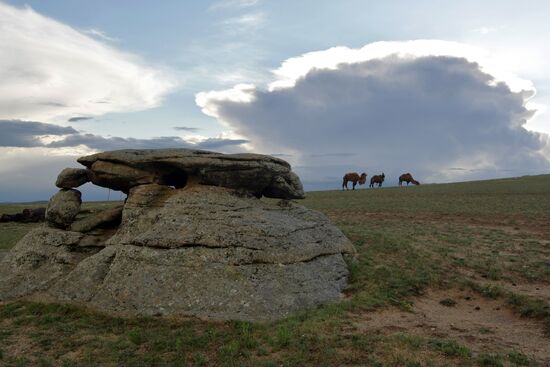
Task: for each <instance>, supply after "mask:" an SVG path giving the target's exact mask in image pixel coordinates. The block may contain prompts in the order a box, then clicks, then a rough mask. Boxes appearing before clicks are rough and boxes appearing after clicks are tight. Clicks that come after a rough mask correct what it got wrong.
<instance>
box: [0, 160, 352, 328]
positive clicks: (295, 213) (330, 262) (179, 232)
mask: <svg viewBox="0 0 550 367" xmlns="http://www.w3.org/2000/svg"><path fill="white" fill-rule="evenodd" d="M81 161H82V163H84V164H85V165H87V166H88V167H89V170H90V171H89V172H90V177H91V178H92V182H94V183H97V184H101V185H104V186H107V187H111V188H114V189H123V190H126V191H127V193H128V197H127V199H126V201H125V203H124V206H123V207H122V208H112V209H107V210H104V211H101V212H97V213H92V214H90V215H88V216H85V217H83V218H82V214H83V213H81V216H80V217H79V218H80V219H78V220H76V221H75V217H76V215H77V214H78V212H79V209H80V202H81V200H80V192H78V191H77V190H67V189H62V190H61V191H60V192H59V193H57V194H56V195H54V197H52V199H51V200H50V203H49V205H48V208H47V211H46V218H47V220H48V224H49V225H50V226H54V227H58V228H50V227H48V226H46V225H44V226H41V227H38V228H37V229H35V230H33V231H31V232H30V233H29V234H28V235H27V236H25V237H24V238H23V239H22V240H21V241H20V242H19V243H18V244H17V245H16V246H15V248H14V249H13V250H12V251H10V252H9V253H8V254H7V255H5V256H4V257H3V258H2V259H1V260H0V301H9V300H14V299H18V298H22V297H25V298H30V299H38V300H51V301H54V302H67V303H74V304H80V305H84V306H88V307H92V308H94V309H98V310H102V311H105V312H108V313H113V314H124V315H170V316H174V315H191V316H197V317H204V318H209V319H216V320H228V319H236V320H249V321H255V320H273V319H278V318H281V317H285V316H286V315H289V314H291V313H293V312H296V311H299V310H303V309H307V308H312V307H315V306H318V305H321V304H325V303H330V302H335V301H338V300H339V299H340V298H341V296H342V291H343V290H344V289H345V288H346V285H347V276H348V270H347V265H346V261H345V257H346V256H350V257H353V255H354V254H355V250H354V248H353V246H352V244H351V243H350V241H349V240H348V239H347V238H346V237H345V236H344V235H343V234H342V232H341V231H340V230H339V229H338V228H336V227H335V226H334V225H332V224H331V223H330V222H329V220H328V219H327V218H326V217H325V216H324V215H323V214H321V213H319V212H316V211H313V210H310V209H307V208H305V207H303V206H301V205H298V204H296V203H295V202H293V201H289V200H288V198H292V197H301V196H303V191H302V188H301V183H300V180H299V179H298V177H297V176H296V175H294V174H293V173H292V172H291V171H290V166H289V165H288V164H287V163H286V162H284V161H281V160H278V159H276V158H272V157H267V156H259V155H227V156H226V155H222V154H218V153H212V152H201V151H190V150H181V149H175V150H160V151H118V152H107V153H103V154H98V155H94V156H91V157H84V158H82V159H81ZM261 196H272V197H279V198H283V199H282V200H279V201H277V200H271V199H265V198H261ZM59 228H61V229H59Z"/></svg>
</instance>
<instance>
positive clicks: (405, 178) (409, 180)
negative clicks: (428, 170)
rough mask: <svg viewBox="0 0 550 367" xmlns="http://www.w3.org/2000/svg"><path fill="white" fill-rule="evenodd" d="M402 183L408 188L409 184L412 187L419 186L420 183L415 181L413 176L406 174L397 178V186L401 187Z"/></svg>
mask: <svg viewBox="0 0 550 367" xmlns="http://www.w3.org/2000/svg"><path fill="white" fill-rule="evenodd" d="M403 182H406V183H407V186H409V183H412V184H413V185H420V182H418V181H416V180H415V179H414V178H413V176H412V175H411V174H410V173H408V172H407V173H403V174H402V175H401V176H399V186H402V185H403Z"/></svg>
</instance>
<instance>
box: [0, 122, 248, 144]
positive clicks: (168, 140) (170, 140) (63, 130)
mask: <svg viewBox="0 0 550 367" xmlns="http://www.w3.org/2000/svg"><path fill="white" fill-rule="evenodd" d="M45 135H55V136H60V137H61V138H60V139H59V140H57V141H54V142H52V143H49V144H45V143H43V142H42V141H41V140H40V139H39V137H41V136H45ZM247 142H248V141H247V140H242V139H219V138H210V139H206V140H203V141H201V142H199V143H196V144H195V143H191V142H188V141H186V140H184V139H182V138H180V137H178V136H165V137H158V138H150V139H136V138H121V137H103V136H100V135H94V134H83V133H79V132H78V131H77V130H75V129H73V128H72V127H63V126H58V125H53V124H46V123H43V122H35V121H20V120H0V147H20V148H24V147H45V148H62V147H75V146H79V145H85V146H87V147H89V148H92V149H96V150H115V149H129V148H132V149H161V148H191V149H219V148H222V147H224V146H235V145H240V144H244V143H247Z"/></svg>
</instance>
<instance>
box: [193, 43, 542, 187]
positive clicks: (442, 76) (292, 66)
mask: <svg viewBox="0 0 550 367" xmlns="http://www.w3.org/2000/svg"><path fill="white" fill-rule="evenodd" d="M482 61H487V62H485V63H482ZM497 66H498V65H497V64H496V63H495V62H494V60H491V59H490V57H489V56H488V55H487V54H486V53H484V52H483V51H482V50H480V49H477V48H473V47H469V46H466V45H461V44H457V43H450V42H442V41H411V42H382V43H380V42H379V43H375V44H371V45H367V46H365V47H363V48H361V49H349V48H345V47H337V48H332V49H329V50H325V51H318V52H315V53H308V54H304V55H302V56H299V57H295V58H291V59H289V60H286V61H285V62H283V63H282V65H281V67H279V68H278V69H276V70H275V71H274V75H275V80H274V81H273V82H271V83H269V84H268V85H266V86H265V87H258V86H255V85H251V84H248V85H238V86H236V87H234V88H231V89H229V90H225V91H210V92H203V93H199V94H198V95H197V97H196V102H197V104H198V105H199V106H200V107H201V108H202V110H203V112H204V113H206V114H208V115H210V116H213V117H215V118H217V119H218V120H219V121H221V122H223V123H224V124H226V126H227V127H228V128H229V129H231V130H233V131H234V132H235V133H236V134H238V135H239V136H243V137H245V138H246V139H248V140H250V142H251V143H250V145H251V146H253V147H254V150H256V151H260V152H264V153H273V152H277V153H280V154H288V155H289V156H291V158H290V159H289V160H290V161H291V162H292V163H293V164H295V165H296V169H297V171H298V172H299V173H300V174H301V175H302V178H303V180H304V183H305V184H306V187H308V188H310V189H311V188H318V187H321V186H322V185H325V188H326V185H328V183H327V182H328V181H327V180H328V179H327V178H330V180H332V184H333V185H334V186H332V187H338V184H339V183H338V182H337V180H336V181H335V180H334V178H335V177H341V174H343V173H345V171H348V170H357V171H364V170H366V171H367V172H368V173H369V175H372V174H378V173H381V172H385V173H386V175H387V176H388V180H389V181H390V182H392V178H391V177H393V176H398V175H399V174H401V173H403V172H407V171H410V172H413V173H414V174H416V175H417V176H418V177H417V178H418V179H419V180H421V181H426V180H428V181H443V180H449V179H465V178H482V177H496V176H502V175H514V174H522V173H533V172H542V171H543V170H547V169H550V162H549V161H548V159H547V156H546V157H545V152H544V149H547V137H546V135H542V134H537V133H533V132H529V131H527V130H525V128H524V125H525V123H526V121H528V120H530V119H531V118H532V117H533V114H534V111H532V110H531V109H530V107H529V105H528V99H529V98H530V96H532V95H533V93H534V87H533V84H532V83H531V82H530V81H529V80H523V79H521V78H519V77H517V76H515V75H513V74H510V73H506V72H505V70H502V69H499V68H498V67H497ZM491 71H494V73H490V72H491ZM456 167H460V168H462V170H456V169H453V168H456ZM394 181H396V179H395V180H394ZM319 185H321V186H319Z"/></svg>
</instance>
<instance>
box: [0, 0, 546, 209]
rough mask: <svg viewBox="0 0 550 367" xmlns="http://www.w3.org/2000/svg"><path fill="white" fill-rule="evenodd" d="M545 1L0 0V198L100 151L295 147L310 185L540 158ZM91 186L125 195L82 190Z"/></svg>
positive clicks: (537, 165) (536, 163) (14, 197)
mask: <svg viewBox="0 0 550 367" xmlns="http://www.w3.org/2000/svg"><path fill="white" fill-rule="evenodd" d="M547 14H550V3H548V2H547V1H523V2H518V1H502V0H500V1H492V0H486V1H483V2H479V1H469V0H465V1H461V2H441V1H435V0H430V1H428V0H424V1H422V0H420V1H415V2H414V5H413V4H412V3H411V2H410V1H404V0H401V1H398V0H393V1H392V0H389V1H383V2H374V1H364V0H363V1H354V0H349V1H341V2H334V1H328V0H327V1H324V0H321V1H319V0H317V1H313V0H311V1H310V0H304V1H300V2H296V1H286V0H277V1H275V0H215V1H200V2H199V1H175V0H174V1H170V0H167V1H162V2H152V1H145V0H132V1H130V0H121V1H116V2H113V1H106V0H105V1H103V0H96V1H93V2H90V1H83V0H51V1H49V0H39V1H16V0H0V202H6V201H11V202H16V201H34V200H47V199H48V198H49V197H50V196H51V195H52V194H53V193H55V192H56V190H57V189H56V188H55V186H54V182H55V178H56V176H57V174H58V173H59V172H60V171H61V170H62V169H63V168H65V167H78V166H79V165H78V163H77V162H76V158H78V157H79V156H83V155H87V154H92V153H95V152H99V151H104V150H114V149H126V148H135V149H142V148H147V149H149V148H168V147H181V148H192V149H206V150H212V151H219V152H224V153H236V152H255V153H262V154H271V155H275V156H277V157H280V158H282V159H285V160H287V161H288V162H290V163H291V164H292V166H293V169H294V170H295V171H296V172H297V173H298V175H299V176H300V178H301V179H302V182H303V183H304V187H305V189H306V191H310V190H327V189H339V188H340V187H341V180H342V176H343V175H344V174H345V173H346V172H353V171H356V172H359V173H361V172H366V173H367V174H368V176H369V177H371V176H373V175H375V174H381V173H385V176H386V180H387V182H386V184H387V185H396V184H397V178H398V176H399V175H400V174H401V173H404V172H411V173H412V174H413V176H414V177H415V178H416V179H417V180H418V181H420V182H422V183H443V182H453V181H465V180H474V179H487V178H498V177H511V176H521V175H532V174H542V173H549V172H550V143H549V142H550V138H549V136H550V117H549V116H550V111H547V109H548V106H550V73H549V72H548V70H550V68H549V67H548V64H547V59H548V58H547V57H545V56H547V55H550V45H549V43H548V42H547V39H548V37H549V36H550V26H549V25H548V21H547V19H546V18H547ZM82 190H83V193H84V196H83V198H84V200H105V199H107V198H108V197H109V198H111V199H112V198H118V196H117V195H118V194H116V193H109V192H108V190H107V189H104V188H97V187H92V185H90V184H87V185H85V187H83V189H82Z"/></svg>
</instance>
